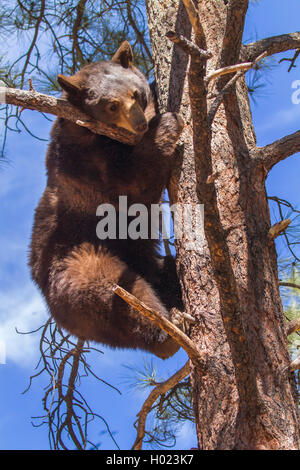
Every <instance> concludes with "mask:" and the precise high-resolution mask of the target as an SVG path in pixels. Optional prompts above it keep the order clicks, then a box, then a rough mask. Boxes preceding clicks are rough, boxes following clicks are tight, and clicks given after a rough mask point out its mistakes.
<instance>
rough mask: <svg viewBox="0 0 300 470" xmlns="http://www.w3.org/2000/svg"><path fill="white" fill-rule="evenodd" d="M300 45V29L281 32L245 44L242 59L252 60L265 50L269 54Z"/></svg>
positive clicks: (296, 47)
mask: <svg viewBox="0 0 300 470" xmlns="http://www.w3.org/2000/svg"><path fill="white" fill-rule="evenodd" d="M299 47H300V31H297V32H295V33H289V34H281V35H279V36H272V37H269V38H265V39H261V40H259V41H256V42H252V43H250V44H247V45H244V46H243V47H242V50H241V55H240V59H241V60H242V61H248V60H249V61H251V60H253V59H254V58H255V57H257V56H258V55H259V54H261V53H262V52H263V51H266V52H267V56H270V55H273V54H277V53H278V52H285V51H289V50H291V49H298V48H299Z"/></svg>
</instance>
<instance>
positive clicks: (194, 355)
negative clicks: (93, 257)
mask: <svg viewBox="0 0 300 470" xmlns="http://www.w3.org/2000/svg"><path fill="white" fill-rule="evenodd" d="M113 290H114V292H115V294H117V295H118V296H119V297H121V298H122V299H123V300H125V302H127V303H128V304H129V305H131V306H132V307H133V308H135V309H136V310H137V311H138V312H140V313H141V314H142V315H143V316H144V317H146V318H148V319H149V320H150V321H151V322H152V323H154V324H155V325H156V326H158V327H159V328H161V329H162V330H163V331H165V332H166V333H167V334H168V335H170V336H171V337H172V338H173V339H174V340H175V341H176V342H177V343H178V344H179V345H180V346H181V347H182V348H183V349H184V350H185V351H186V353H187V354H188V356H189V358H190V359H191V360H192V361H193V363H194V364H195V365H196V366H199V365H200V363H201V362H202V357H201V353H200V352H199V351H198V350H197V349H196V348H195V345H194V343H193V342H192V341H191V340H190V338H189V337H188V336H186V335H185V334H184V333H183V332H182V331H181V330H180V329H179V328H177V326H175V325H174V324H173V323H171V322H170V321H169V320H168V319H167V318H166V317H164V316H163V315H162V314H161V313H159V312H157V311H156V310H153V309H152V308H150V307H147V305H145V304H144V303H143V302H141V301H140V300H138V299H137V298H136V297H135V296H134V295H132V294H130V293H129V292H127V291H126V290H125V289H123V288H122V287H120V286H118V285H116V286H115V287H114V289H113Z"/></svg>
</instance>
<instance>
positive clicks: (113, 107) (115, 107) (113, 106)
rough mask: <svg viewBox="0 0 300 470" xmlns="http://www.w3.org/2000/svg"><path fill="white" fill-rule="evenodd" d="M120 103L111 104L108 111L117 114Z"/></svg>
mask: <svg viewBox="0 0 300 470" xmlns="http://www.w3.org/2000/svg"><path fill="white" fill-rule="evenodd" d="M118 107H119V105H118V103H111V104H110V105H109V106H108V109H109V111H111V112H112V113H115V112H116V111H117V110H118Z"/></svg>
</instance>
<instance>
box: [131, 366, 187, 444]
mask: <svg viewBox="0 0 300 470" xmlns="http://www.w3.org/2000/svg"><path fill="white" fill-rule="evenodd" d="M189 373H190V365H189V361H187V362H186V364H185V365H184V366H183V367H182V368H181V369H180V370H178V371H177V372H176V373H175V374H174V375H172V377H170V378H169V379H168V380H166V381H165V382H162V383H160V384H158V385H157V386H156V387H155V388H154V389H153V390H152V391H151V393H150V395H149V396H148V398H147V399H146V401H145V402H144V404H143V406H142V409H141V410H140V412H139V413H138V415H137V416H138V420H137V423H138V426H137V437H136V440H135V442H134V444H133V446H132V449H133V450H141V448H142V444H143V438H144V436H145V424H146V419H147V416H148V414H149V412H150V411H151V408H152V406H153V404H154V403H155V402H156V400H157V399H158V398H159V397H160V396H161V395H164V394H165V393H167V392H168V391H169V390H170V389H171V388H173V387H174V386H175V385H177V384H178V383H179V382H181V380H183V379H184V378H185V377H186V376H187V375H189Z"/></svg>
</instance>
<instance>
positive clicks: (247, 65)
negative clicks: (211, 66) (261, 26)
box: [205, 51, 267, 83]
mask: <svg viewBox="0 0 300 470" xmlns="http://www.w3.org/2000/svg"><path fill="white" fill-rule="evenodd" d="M266 55H267V54H266V51H264V52H263V53H262V54H260V55H259V56H258V57H256V59H255V60H254V61H253V62H244V63H241V64H235V65H229V66H228V67H223V68H221V69H217V70H213V71H212V72H211V73H209V74H208V75H207V76H206V77H205V82H206V83H209V82H210V81H211V80H215V79H216V78H218V77H220V76H221V75H227V74H229V73H234V72H239V71H242V72H243V73H246V72H247V71H248V70H250V69H252V68H253V67H254V66H255V65H256V64H257V63H258V62H259V61H260V60H262V59H263V58H264V57H266Z"/></svg>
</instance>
